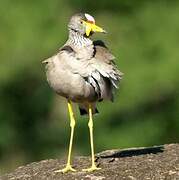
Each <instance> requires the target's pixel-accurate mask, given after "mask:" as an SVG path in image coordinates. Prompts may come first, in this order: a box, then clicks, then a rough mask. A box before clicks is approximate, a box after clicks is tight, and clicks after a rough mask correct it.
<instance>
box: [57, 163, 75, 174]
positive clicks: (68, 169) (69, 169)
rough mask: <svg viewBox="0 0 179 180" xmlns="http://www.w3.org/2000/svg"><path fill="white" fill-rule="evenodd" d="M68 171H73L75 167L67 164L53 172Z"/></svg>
mask: <svg viewBox="0 0 179 180" xmlns="http://www.w3.org/2000/svg"><path fill="white" fill-rule="evenodd" d="M69 171H71V172H75V171H76V169H74V168H72V167H71V165H67V166H66V167H65V168H63V169H60V170H57V171H55V172H61V173H67V172H69Z"/></svg>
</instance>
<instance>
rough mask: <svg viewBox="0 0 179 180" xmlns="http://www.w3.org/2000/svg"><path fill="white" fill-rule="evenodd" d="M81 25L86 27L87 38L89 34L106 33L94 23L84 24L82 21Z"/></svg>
mask: <svg viewBox="0 0 179 180" xmlns="http://www.w3.org/2000/svg"><path fill="white" fill-rule="evenodd" d="M83 23H84V24H85V26H86V35H87V36H89V35H90V32H102V33H106V31H105V30H104V29H103V28H101V27H99V26H97V25H96V24H94V23H91V22H86V21H83Z"/></svg>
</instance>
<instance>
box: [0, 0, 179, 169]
mask: <svg viewBox="0 0 179 180" xmlns="http://www.w3.org/2000/svg"><path fill="white" fill-rule="evenodd" d="M178 5H179V3H177V1H160V0H158V1H145V2H144V1H140V0H138V1H137V0H136V1H131V0H127V1H115V0H113V1H106V0H103V1H102V0H99V1H96V2H95V3H92V1H81V0H74V1H69V0H68V1H58V0H53V1H48V0H43V1H22V0H19V1H9V0H6V1H5V0H4V1H2V2H1V6H0V22H1V28H0V37H1V40H0V59H1V66H0V99H1V101H0V162H1V163H0V167H1V169H2V170H4V171H7V170H10V169H12V168H14V167H16V166H18V165H20V164H23V163H27V162H30V161H35V160H40V159H47V158H56V157H58V156H60V155H62V154H64V153H65V152H66V149H67V145H68V138H69V121H68V115H67V110H66V102H65V100H64V99H63V98H60V97H58V96H57V95H55V93H54V92H52V90H51V89H50V88H49V86H48V84H47V82H46V78H45V73H44V67H43V65H42V64H41V61H42V60H43V59H45V58H47V57H50V56H51V55H52V54H54V53H55V52H56V51H57V50H58V48H59V47H60V46H61V45H62V44H63V43H64V42H65V40H66V38H67V28H66V25H67V22H68V19H69V17H70V15H71V14H73V13H74V12H77V11H78V10H79V11H86V12H88V13H90V14H92V15H94V16H95V18H96V21H97V24H99V25H102V26H103V27H104V28H105V29H106V30H107V31H108V32H109V33H108V34H107V36H105V35H98V34H96V35H94V37H93V38H94V39H98V38H100V39H104V41H105V42H106V44H107V46H109V48H110V49H111V51H112V52H113V53H114V54H115V55H116V63H117V65H118V67H119V68H120V69H121V71H122V72H124V79H123V80H122V83H121V85H120V88H119V90H118V92H117V95H116V99H115V102H114V103H110V102H106V103H104V102H102V103H101V104H99V105H98V107H99V111H100V114H99V115H97V116H95V117H94V119H95V144H96V151H101V150H105V149H111V148H120V147H133V146H148V145H154V144H163V143H172V142H177V141H178V140H179V133H178V132H179V123H178V117H179V111H178V109H179V92H178V89H179V82H178V81H179V80H178V67H179V61H178V59H179V55H178V32H179V24H178V16H179V6H178ZM75 110H76V112H77V119H78V121H77V128H76V134H75V147H74V151H76V154H81V153H83V154H88V152H90V151H89V142H88V141H87V140H88V139H89V137H88V128H87V117H80V116H79V112H78V109H77V108H76V109H75Z"/></svg>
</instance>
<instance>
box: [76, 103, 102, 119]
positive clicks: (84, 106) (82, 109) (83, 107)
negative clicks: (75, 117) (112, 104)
mask: <svg viewBox="0 0 179 180" xmlns="http://www.w3.org/2000/svg"><path fill="white" fill-rule="evenodd" d="M79 110H80V115H82V116H83V115H86V114H88V111H89V106H88V104H82V103H81V104H79ZM92 113H93V114H96V113H99V111H98V109H97V108H96V104H95V103H92Z"/></svg>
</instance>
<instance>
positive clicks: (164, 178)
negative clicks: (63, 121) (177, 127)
mask: <svg viewBox="0 0 179 180" xmlns="http://www.w3.org/2000/svg"><path fill="white" fill-rule="evenodd" d="M96 157H97V158H96V164H97V165H98V166H99V167H101V168H102V169H101V170H98V171H95V172H91V173H87V172H82V171H81V169H83V168H86V167H88V166H89V165H90V159H89V158H88V157H76V158H75V159H74V162H73V165H74V168H76V169H77V172H75V173H67V174H62V173H57V172H55V171H56V170H58V169H61V168H63V167H64V165H65V160H64V159H61V160H56V159H50V160H43V161H40V162H34V163H31V164H28V165H26V166H22V167H19V168H17V169H16V170H14V171H13V172H11V173H9V174H5V175H3V176H1V177H0V179H1V180H123V179H126V180H179V144H169V145H163V146H154V147H149V148H132V149H123V150H120V149H119V150H108V151H104V152H101V153H99V154H97V155H96Z"/></svg>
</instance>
